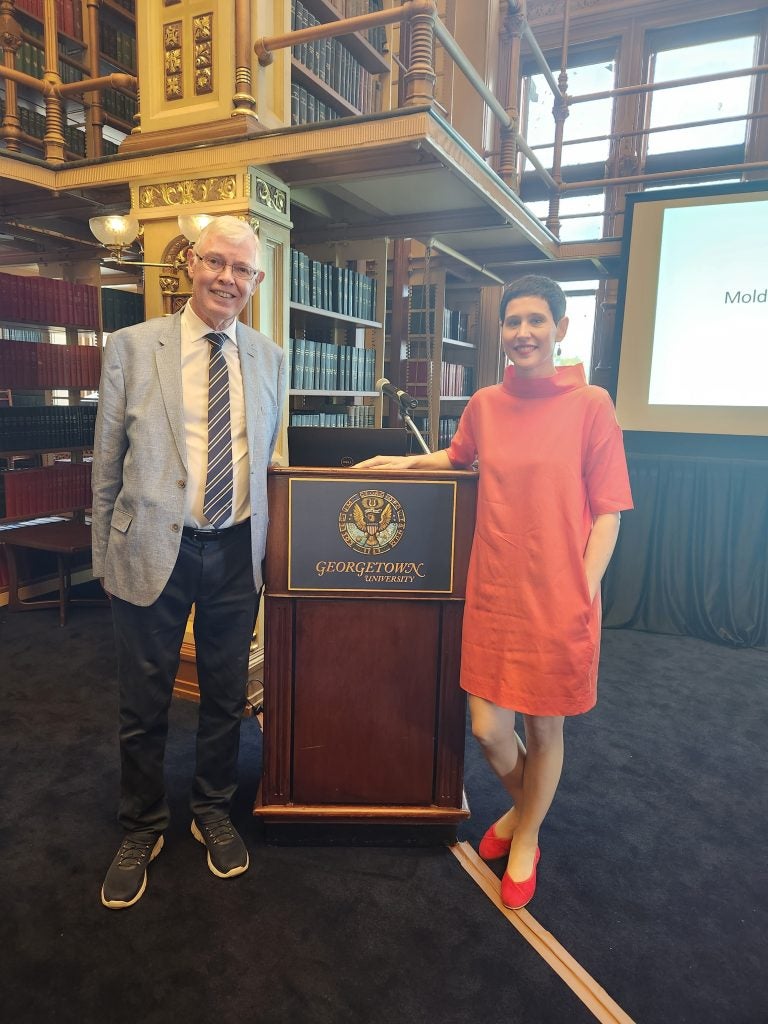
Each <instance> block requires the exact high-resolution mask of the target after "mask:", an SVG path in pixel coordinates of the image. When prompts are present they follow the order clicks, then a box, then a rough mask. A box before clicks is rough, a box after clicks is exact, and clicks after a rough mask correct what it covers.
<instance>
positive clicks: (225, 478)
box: [203, 332, 232, 529]
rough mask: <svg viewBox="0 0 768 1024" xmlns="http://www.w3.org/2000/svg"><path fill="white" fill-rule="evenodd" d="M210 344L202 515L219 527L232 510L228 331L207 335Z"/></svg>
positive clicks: (212, 524)
mask: <svg viewBox="0 0 768 1024" xmlns="http://www.w3.org/2000/svg"><path fill="white" fill-rule="evenodd" d="M205 337H206V338H207V340H208V341H210V343H211V359H210V364H209V369H208V470H207V472H206V476H205V497H204V499H203V514H204V516H205V518H206V519H207V520H208V522H209V523H210V524H211V526H213V527H214V528H216V529H218V528H219V527H220V526H221V524H222V523H224V522H226V521H227V519H228V518H229V516H230V515H231V513H232V430H231V427H230V415H229V371H228V370H227V361H226V359H225V358H224V353H223V352H222V350H221V349H222V345H223V344H224V342H225V341H226V339H227V335H226V334H218V333H215V332H212V333H211V334H206V336H205Z"/></svg>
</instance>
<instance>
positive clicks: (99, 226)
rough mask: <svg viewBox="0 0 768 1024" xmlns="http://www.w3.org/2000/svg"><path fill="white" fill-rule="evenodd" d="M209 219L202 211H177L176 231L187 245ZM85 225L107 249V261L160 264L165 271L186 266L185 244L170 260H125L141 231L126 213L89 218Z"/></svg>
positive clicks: (130, 263)
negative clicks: (154, 261) (188, 212)
mask: <svg viewBox="0 0 768 1024" xmlns="http://www.w3.org/2000/svg"><path fill="white" fill-rule="evenodd" d="M212 220H213V217H210V216H209V215H208V214H206V213H200V214H181V215H180V216H179V218H178V223H179V231H180V232H181V233H182V235H184V237H185V238H186V239H187V240H188V242H189V243H190V245H194V243H195V242H196V241H197V239H198V238H199V237H200V232H201V231H202V230H203V228H204V227H205V226H206V224H208V223H209V222H210V221H212ZM88 225H89V227H90V229H91V233H92V234H93V235H94V237H95V238H96V239H97V240H98V241H99V242H101V244H102V245H103V246H104V248H105V249H106V250H107V251H108V252H109V256H108V257H106V259H108V260H109V262H110V263H117V264H118V265H120V266H137V267H161V268H164V269H166V270H179V269H180V268H181V267H183V266H185V265H186V261H187V248H188V247H185V248H182V249H181V251H180V252H179V254H178V256H177V257H176V261H175V262H174V263H149V262H145V261H144V260H141V259H138V260H137V259H126V258H125V256H126V253H127V252H128V251H129V250H130V247H131V245H133V243H134V242H135V241H136V240H137V238H139V235H140V234H141V225H140V224H139V220H138V218H137V217H134V216H133V215H132V214H130V213H129V214H125V215H119V214H109V215H107V216H104V217H91V219H90V220H89V221H88Z"/></svg>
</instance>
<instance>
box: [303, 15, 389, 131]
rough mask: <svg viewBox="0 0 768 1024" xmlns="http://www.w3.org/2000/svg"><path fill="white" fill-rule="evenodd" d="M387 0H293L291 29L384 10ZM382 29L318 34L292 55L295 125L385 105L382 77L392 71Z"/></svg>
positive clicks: (359, 112)
mask: <svg viewBox="0 0 768 1024" xmlns="http://www.w3.org/2000/svg"><path fill="white" fill-rule="evenodd" d="M382 2H383V0H346V2H345V0H338V3H336V4H332V3H331V2H329V0H291V29H292V30H296V29H302V28H310V27H312V26H315V25H321V24H328V23H329V22H332V21H338V20H340V19H341V18H344V17H354V16H356V15H359V14H367V13H368V12H369V11H377V10H381V9H382ZM386 51H387V37H386V31H385V29H383V28H377V29H371V30H369V32H368V33H367V34H363V33H361V32H358V33H355V34H352V35H346V36H340V37H337V38H334V39H318V40H314V41H312V42H309V43H302V44H300V45H299V46H295V47H294V48H293V51H292V54H291V124H294V125H296V124H308V123H313V122H316V121H333V120H336V119H337V118H340V117H348V116H353V115H358V114H369V113H373V112H375V111H377V110H380V109H381V108H382V87H381V80H380V76H381V75H385V74H388V73H389V71H390V65H389V59H388V55H387V52H386Z"/></svg>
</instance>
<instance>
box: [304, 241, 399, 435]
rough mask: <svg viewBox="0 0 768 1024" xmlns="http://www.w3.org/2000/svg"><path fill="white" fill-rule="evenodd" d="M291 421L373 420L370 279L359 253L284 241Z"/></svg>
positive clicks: (377, 328)
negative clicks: (317, 252) (325, 253)
mask: <svg viewBox="0 0 768 1024" xmlns="http://www.w3.org/2000/svg"><path fill="white" fill-rule="evenodd" d="M290 259H291V291H290V294H291V301H290V324H291V332H290V338H289V346H288V347H289V356H290V365H291V379H290V389H289V401H290V413H289V423H290V424H291V426H329V427H331V426H333V427H338V426H352V427H363V426H376V425H379V426H380V415H379V421H378V423H377V411H378V410H377V405H378V403H376V402H375V400H376V399H377V398H378V397H379V395H378V392H377V391H376V390H375V382H376V380H377V379H378V377H379V376H380V375H381V373H380V371H381V367H382V366H383V353H382V346H381V338H382V323H381V321H379V320H377V319H376V316H377V309H378V303H379V295H378V282H377V278H376V276H375V273H374V272H373V266H372V265H371V263H370V262H368V261H365V260H359V261H358V260H356V259H348V260H346V261H344V262H345V265H343V266H342V265H339V263H340V262H341V261H340V260H339V261H338V262H336V261H330V260H322V259H318V258H314V257H313V256H311V255H309V253H308V252H304V251H302V250H300V249H297V248H292V249H291V254H290Z"/></svg>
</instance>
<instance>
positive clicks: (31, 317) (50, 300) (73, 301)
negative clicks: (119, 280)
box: [0, 274, 100, 331]
mask: <svg viewBox="0 0 768 1024" xmlns="http://www.w3.org/2000/svg"><path fill="white" fill-rule="evenodd" d="M99 291H100V289H99V288H94V287H93V286H92V285H89V284H73V283H72V282H70V281H62V280H60V279H58V278H53V277H22V276H21V275H19V274H0V319H2V320H20V321H25V322H28V323H36V324H53V325H56V326H57V327H84V328H86V329H88V330H94V331H97V330H99Z"/></svg>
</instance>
